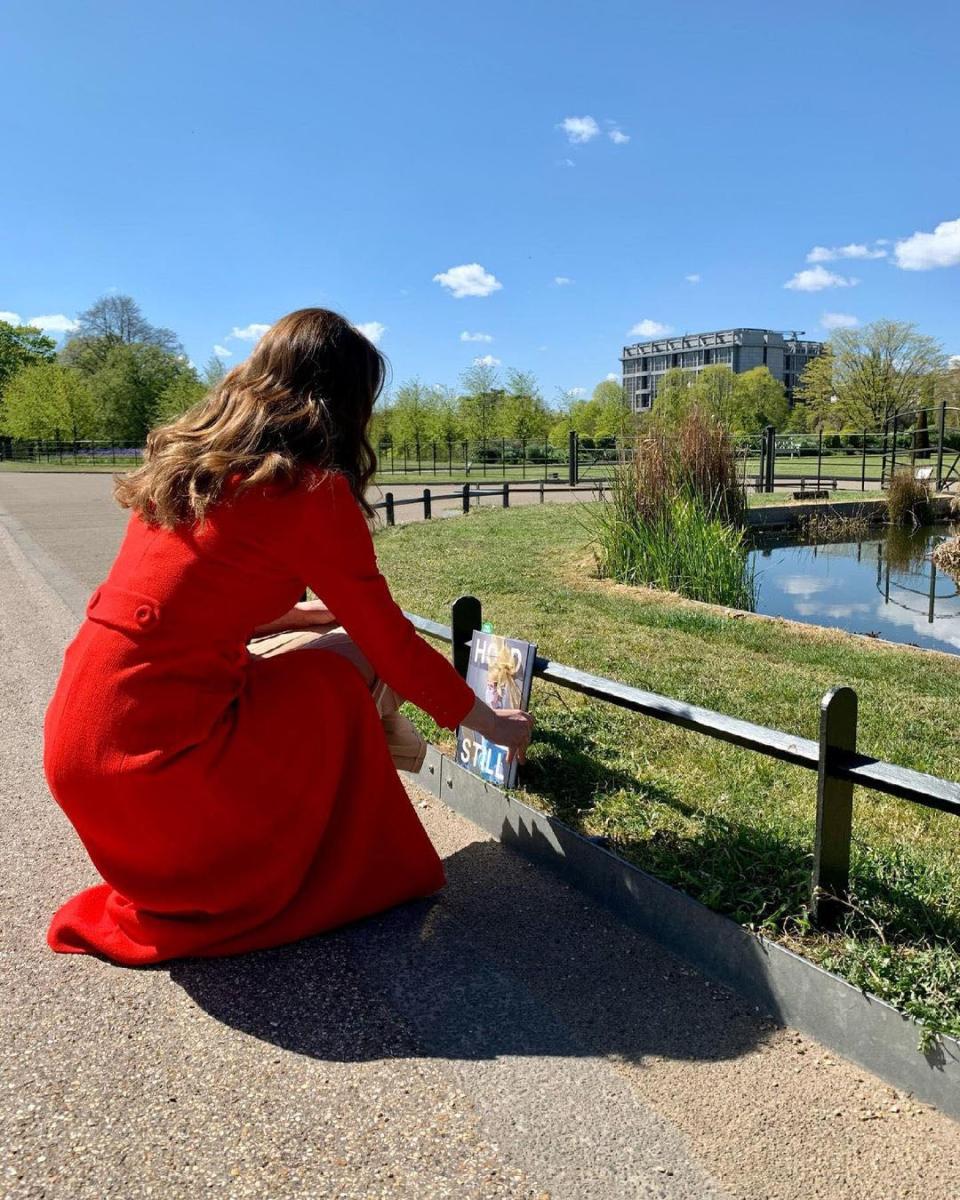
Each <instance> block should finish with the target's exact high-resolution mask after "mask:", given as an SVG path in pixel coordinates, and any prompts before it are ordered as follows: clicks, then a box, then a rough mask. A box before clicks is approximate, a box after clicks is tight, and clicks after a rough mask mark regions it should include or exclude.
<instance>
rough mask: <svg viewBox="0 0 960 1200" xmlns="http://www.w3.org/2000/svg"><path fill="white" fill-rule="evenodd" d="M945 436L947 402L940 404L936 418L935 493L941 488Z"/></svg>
mask: <svg viewBox="0 0 960 1200" xmlns="http://www.w3.org/2000/svg"><path fill="white" fill-rule="evenodd" d="M946 434H947V402H946V400H943V401H941V403H940V415H939V417H938V418H937V491H938V492H939V491H940V489H941V488H942V487H943V439H944V438H945V437H946Z"/></svg>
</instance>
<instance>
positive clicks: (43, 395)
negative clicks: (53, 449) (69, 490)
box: [2, 361, 97, 441]
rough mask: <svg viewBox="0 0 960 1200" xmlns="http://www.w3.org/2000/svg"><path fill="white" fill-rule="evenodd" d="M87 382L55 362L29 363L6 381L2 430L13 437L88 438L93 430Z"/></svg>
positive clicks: (93, 410) (94, 429) (93, 423)
mask: <svg viewBox="0 0 960 1200" xmlns="http://www.w3.org/2000/svg"><path fill="white" fill-rule="evenodd" d="M96 424H97V421H96V412H95V409H94V402H93V396H92V395H91V391H90V385H89V383H88V382H87V380H86V379H84V377H83V376H82V375H80V374H79V373H78V372H76V371H71V370H70V369H69V368H68V367H63V366H61V365H60V364H59V363H57V362H50V361H40V362H33V363H29V364H28V365H27V366H25V367H23V368H22V369H21V370H20V371H18V372H17V374H16V375H14V377H13V379H11V380H10V382H9V383H8V384H7V389H6V392H5V406H4V413H3V429H2V432H3V433H5V434H6V435H7V436H8V437H14V438H55V437H61V438H63V439H64V440H68V441H69V440H72V439H75V438H90V437H93V436H94V435H95V433H96Z"/></svg>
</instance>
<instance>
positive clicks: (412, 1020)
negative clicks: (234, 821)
mask: <svg viewBox="0 0 960 1200" xmlns="http://www.w3.org/2000/svg"><path fill="white" fill-rule="evenodd" d="M445 865H446V870H447V878H448V884H447V887H446V889H445V890H444V892H442V893H440V895H439V896H437V897H433V898H430V899H428V900H422V901H416V902H413V903H411V904H407V905H403V906H402V907H400V908H397V909H393V910H392V911H390V912H388V913H384V914H381V915H380V916H377V917H373V918H370V919H369V920H366V921H363V922H359V923H357V924H355V925H352V926H350V927H348V928H345V929H341V930H338V931H336V932H334V933H330V934H326V935H322V936H318V937H315V938H311V939H308V940H306V941H303V942H299V943H296V944H294V945H291V946H286V947H281V948H278V949H274V950H268V951H260V952H257V953H254V954H248V955H243V956H237V957H234V958H222V959H209V960H198V959H189V960H186V959H185V960H180V961H178V962H175V963H172V964H171V965H170V967H169V968H168V969H169V973H170V977H171V978H172V979H173V980H174V981H175V982H176V983H177V984H179V985H180V986H181V987H182V988H183V989H184V990H185V991H186V992H187V993H188V994H189V995H190V996H191V997H192V998H193V1000H194V1001H195V1002H196V1003H197V1004H198V1005H199V1006H200V1007H201V1008H202V1009H204V1010H205V1011H206V1012H207V1013H209V1014H210V1015H211V1016H213V1017H215V1018H216V1019H217V1020H219V1021H222V1022H223V1023H224V1024H226V1025H229V1026H231V1027H232V1028H235V1029H239V1030H242V1031H244V1032H245V1033H248V1034H250V1035H251V1036H253V1037H256V1038H260V1039H262V1040H263V1041H265V1042H268V1043H272V1044H273V1045H276V1046H279V1047H282V1048H284V1049H286V1050H289V1051H292V1052H294V1053H296V1054H304V1055H309V1056H310V1057H313V1058H318V1059H323V1060H329V1061H337V1062H362V1061H371V1060H376V1059H384V1058H399V1057H403V1058H407V1057H418V1056H423V1057H440V1058H453V1059H494V1058H497V1057H498V1056H501V1055H546V1056H557V1055H566V1056H578V1055H613V1056H616V1057H619V1058H623V1059H626V1060H629V1061H642V1060H643V1059H644V1058H645V1057H647V1056H650V1055H655V1056H658V1057H668V1058H675V1059H724V1058H732V1057H736V1056H738V1055H742V1054H745V1053H747V1052H749V1051H750V1050H751V1049H752V1048H753V1047H755V1046H756V1045H757V1043H758V1042H759V1041H762V1040H763V1039H764V1037H765V1036H766V1032H767V1030H768V1029H769V1028H770V1025H769V1023H768V1022H766V1021H764V1020H761V1019H758V1018H757V1017H756V1016H755V1015H754V1014H753V1013H752V1012H750V1011H749V1009H748V1006H747V1005H746V1004H745V1003H744V1002H740V1001H738V1000H736V999H735V998H734V997H733V996H732V995H731V994H730V993H728V992H726V991H724V990H723V989H721V988H719V987H717V986H714V985H712V984H708V983H707V982H706V981H705V980H704V978H703V976H701V975H700V974H699V973H697V972H696V971H694V970H693V969H692V968H690V967H689V966H686V965H684V964H683V963H681V962H680V961H679V960H678V959H676V958H674V957H673V956H671V955H670V954H669V953H667V952H666V951H664V950H663V949H661V948H660V947H658V946H657V945H656V944H655V943H654V942H652V941H650V940H649V939H648V938H646V937H644V936H643V935H642V934H641V933H639V932H637V931H635V930H633V929H631V928H629V927H627V926H626V925H624V924H622V923H621V922H619V921H618V920H617V918H616V917H615V916H613V915H612V914H611V913H608V912H607V911H606V910H605V909H603V908H601V907H600V906H599V905H596V904H595V903H594V902H592V901H591V900H589V899H588V898H587V897H586V896H584V895H583V894H582V893H581V892H579V891H577V890H576V889H574V888H571V887H570V886H568V885H567V884H565V883H563V882H562V881H560V880H559V879H558V878H557V877H556V876H555V875H554V874H553V873H552V872H551V871H550V870H548V869H545V868H544V867H542V866H537V865H534V864H532V863H531V862H529V861H528V860H527V859H526V858H524V857H522V856H521V855H519V854H517V853H516V852H514V851H512V850H510V849H508V848H506V847H504V846H502V845H500V844H499V843H496V842H489V841H482V842H475V843H472V844H471V845H468V846H467V847H465V848H464V849H462V850H459V851H457V852H456V853H455V854H453V855H452V856H451V857H449V858H447V859H446V863H445Z"/></svg>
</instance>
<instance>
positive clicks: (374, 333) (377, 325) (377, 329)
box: [356, 321, 387, 346]
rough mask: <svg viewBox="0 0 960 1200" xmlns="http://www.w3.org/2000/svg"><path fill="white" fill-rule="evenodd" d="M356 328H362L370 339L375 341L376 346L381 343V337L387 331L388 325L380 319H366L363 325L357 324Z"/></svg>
mask: <svg viewBox="0 0 960 1200" xmlns="http://www.w3.org/2000/svg"><path fill="white" fill-rule="evenodd" d="M356 328H357V329H359V330H360V332H361V333H362V334H363V336H364V337H365V338H366V339H367V340H368V341H371V342H373V344H374V345H375V346H379V345H380V339H381V338H382V337H383V335H384V334H385V333H386V332H387V327H386V325H383V324H381V322H380V321H364V322H363V324H362V325H357V326H356Z"/></svg>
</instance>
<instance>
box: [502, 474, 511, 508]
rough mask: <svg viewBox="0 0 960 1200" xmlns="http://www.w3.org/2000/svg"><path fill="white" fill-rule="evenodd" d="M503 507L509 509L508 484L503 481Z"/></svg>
mask: <svg viewBox="0 0 960 1200" xmlns="http://www.w3.org/2000/svg"><path fill="white" fill-rule="evenodd" d="M503 507H504V508H509V507H510V484H509V483H507V482H506V480H504V484H503Z"/></svg>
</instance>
